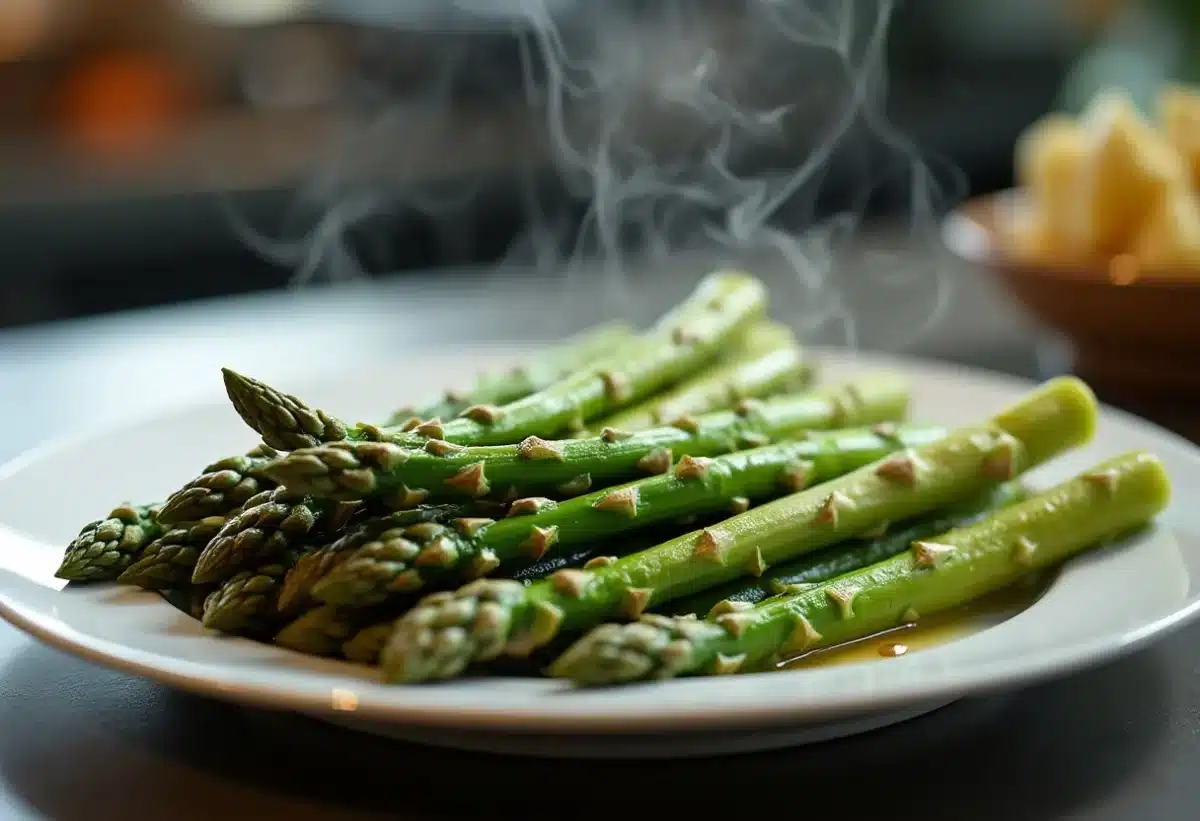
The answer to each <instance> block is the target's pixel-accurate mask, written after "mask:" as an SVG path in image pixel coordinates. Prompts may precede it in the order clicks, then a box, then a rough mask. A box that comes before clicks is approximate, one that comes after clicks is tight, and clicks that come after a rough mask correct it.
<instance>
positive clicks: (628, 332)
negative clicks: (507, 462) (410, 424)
mask: <svg viewBox="0 0 1200 821" xmlns="http://www.w3.org/2000/svg"><path fill="white" fill-rule="evenodd" d="M634 337H635V331H634V330H633V328H631V327H630V326H629V325H628V324H626V323H624V322H607V323H604V324H602V325H596V326H594V327H591V328H588V329H587V330H585V331H583V332H582V333H580V334H578V335H577V336H574V337H572V338H570V339H567V340H566V341H565V342H563V343H561V344H559V345H554V346H552V347H551V348H549V349H548V350H546V351H544V352H542V353H539V354H536V355H534V356H532V357H530V358H529V360H528V361H526V362H524V363H522V364H520V365H518V366H517V367H515V368H513V369H512V370H510V371H507V372H505V373H490V374H484V375H482V376H481V377H479V379H478V380H477V381H476V382H475V384H474V385H473V386H471V388H470V389H469V390H467V391H465V392H464V391H456V390H450V391H447V392H446V393H445V395H444V396H441V397H438V398H436V399H433V400H430V401H428V402H426V403H424V404H422V405H418V406H415V407H408V408H400V409H399V410H397V411H395V412H394V413H393V414H392V415H391V417H390V418H389V419H388V422H387V425H388V426H400V425H403V424H404V423H405V422H407V421H408V420H410V419H412V418H414V417H416V418H418V419H421V420H425V419H453V418H454V417H456V416H458V415H459V414H460V413H462V412H463V411H464V410H466V409H467V408H469V407H471V406H472V405H507V404H508V403H510V402H515V401H516V400H518V399H522V398H524V397H526V396H529V394H531V393H537V392H538V391H540V390H545V389H546V388H548V387H550V386H551V385H553V384H554V383H555V382H557V381H558V380H560V379H562V378H563V377H565V376H567V375H568V374H571V373H573V372H575V371H577V370H580V369H582V368H585V367H587V366H588V365H590V364H591V363H593V362H595V361H596V360H598V359H602V358H604V357H605V356H607V355H609V354H611V353H612V351H613V350H614V349H616V348H619V347H621V346H622V345H624V344H626V343H628V342H629V341H630V340H631V339H633V338H634Z"/></svg>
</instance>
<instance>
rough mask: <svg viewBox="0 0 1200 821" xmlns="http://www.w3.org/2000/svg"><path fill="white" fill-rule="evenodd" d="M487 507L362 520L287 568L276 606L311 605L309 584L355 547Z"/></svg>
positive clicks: (295, 609)
mask: <svg viewBox="0 0 1200 821" xmlns="http://www.w3.org/2000/svg"><path fill="white" fill-rule="evenodd" d="M489 512H491V510H490V509H489V508H488V507H479V506H478V505H475V504H470V505H462V504H458V505H425V506H422V507H418V508H413V509H412V510H403V511H399V512H396V513H389V514H386V515H383V516H376V517H373V518H369V519H365V520H363V521H362V522H359V523H358V524H357V525H355V526H354V527H352V528H351V529H350V530H348V531H347V532H344V533H340V534H339V535H338V536H337V537H336V538H334V539H333V540H332V541H330V542H329V543H328V544H326V545H322V546H320V547H318V548H316V549H314V550H311V551H308V552H306V553H305V554H304V555H303V556H301V557H300V559H299V561H297V562H296V566H295V567H293V568H292V569H291V570H289V571H288V574H287V578H286V579H285V580H284V583H283V589H282V590H281V591H280V594H279V609H280V611H281V612H283V613H289V614H293V615H295V614H297V613H299V612H300V611H301V610H302V609H304V608H306V607H308V606H309V605H310V604H313V599H312V597H311V593H312V588H313V585H314V584H316V583H317V581H318V580H320V579H321V578H323V577H324V576H325V575H327V574H328V573H329V572H330V570H331V569H332V568H333V567H335V566H336V565H337V564H338V563H339V562H341V561H342V560H343V559H345V558H346V557H347V556H349V555H351V554H352V553H353V552H354V551H355V550H357V549H359V548H362V547H365V546H367V545H370V544H372V543H375V542H377V541H379V540H381V539H390V538H393V537H394V536H395V535H396V534H398V533H402V532H403V530H404V528H406V527H410V526H412V525H416V524H420V523H422V522H428V523H436V522H449V521H452V520H453V519H458V518H466V517H470V516H472V515H483V514H485V513H489Z"/></svg>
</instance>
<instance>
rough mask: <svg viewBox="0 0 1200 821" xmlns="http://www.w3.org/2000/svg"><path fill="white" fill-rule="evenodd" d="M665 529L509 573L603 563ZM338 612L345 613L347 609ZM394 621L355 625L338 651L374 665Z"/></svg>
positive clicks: (545, 572) (526, 575)
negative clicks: (352, 631)
mask: <svg viewBox="0 0 1200 821" xmlns="http://www.w3.org/2000/svg"><path fill="white" fill-rule="evenodd" d="M668 531H669V528H665V527H657V528H650V529H649V530H647V531H646V532H644V533H643V532H639V533H637V534H635V535H634V536H633V537H632V538H626V539H623V540H621V541H619V542H598V543H591V544H589V545H587V546H586V547H579V548H576V549H574V550H564V551H560V552H558V553H555V554H553V555H550V556H547V557H545V558H543V559H540V560H538V561H536V562H533V563H531V564H528V565H526V566H525V567H521V568H518V569H516V570H513V571H512V572H511V573H510V576H511V578H513V579H514V580H516V581H520V582H533V581H536V580H538V579H544V578H546V577H547V576H549V575H550V574H551V573H554V572H555V571H558V570H562V569H563V568H564V567H587V566H588V563H589V562H591V563H592V564H593V566H594V565H598V564H607V563H608V562H610V561H615V560H616V558H617V556H619V555H624V554H625V553H632V552H634V551H637V550H642V549H645V548H647V547H651V546H652V545H655V544H658V542H660V541H662V539H663V538H664V536H663V533H664V532H668ZM676 532H678V531H676ZM669 535H675V533H670V534H669ZM342 612H344V613H347V611H342ZM360 612H367V611H348V615H352V614H353V613H360ZM395 623H396V617H395V616H392V617H391V618H385V619H382V620H380V621H377V622H375V623H373V624H368V625H367V626H366V627H363V628H361V629H359V630H358V631H357V632H356V633H355V634H354V635H353V636H352V637H351V638H350V639H349V640H347V641H346V642H345V643H344V644H343V645H342V654H343V655H344V656H345V657H346V658H347V659H349V660H350V661H354V662H357V663H359V664H368V665H371V666H375V665H377V664H378V663H379V654H380V653H381V652H382V651H383V645H384V644H386V643H387V640H388V637H389V636H390V635H391V634H392V629H393V627H394V625H395ZM551 658H553V656H551Z"/></svg>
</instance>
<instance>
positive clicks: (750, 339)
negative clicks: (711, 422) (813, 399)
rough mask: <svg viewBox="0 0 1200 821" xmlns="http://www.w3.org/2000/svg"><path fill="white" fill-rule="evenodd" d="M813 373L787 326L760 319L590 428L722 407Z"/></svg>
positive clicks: (655, 421) (632, 426)
mask: <svg viewBox="0 0 1200 821" xmlns="http://www.w3.org/2000/svg"><path fill="white" fill-rule="evenodd" d="M812 376H813V367H812V363H811V361H810V360H809V358H808V357H807V356H806V355H805V353H804V351H803V350H801V349H800V347H799V345H797V343H796V339H795V337H794V336H793V335H792V332H791V330H790V329H789V328H787V326H785V325H780V324H778V323H775V322H760V323H757V324H755V325H753V326H751V328H750V330H748V331H747V332H746V334H745V336H744V337H743V339H742V340H741V342H740V343H739V344H738V345H737V347H735V348H734V350H733V351H732V352H731V353H730V354H728V355H726V356H725V357H722V361H720V362H718V363H717V364H716V365H714V366H713V367H711V368H708V369H706V370H704V371H702V372H701V373H699V374H697V375H696V376H695V377H693V378H691V379H688V380H686V381H684V382H682V383H681V384H679V385H678V386H676V387H675V388H673V389H671V390H668V391H664V392H663V393H661V394H656V395H655V396H653V397H651V398H650V399H648V400H647V401H645V402H643V403H641V404H640V405H635V406H634V407H631V408H627V409H626V410H623V411H620V412H618V413H616V414H613V415H612V416H606V417H605V418H604V419H602V420H601V421H599V422H596V423H595V424H593V425H592V428H593V429H595V430H597V431H598V430H600V428H601V427H610V428H617V429H619V430H645V429H646V428H651V427H655V426H658V425H665V424H667V423H669V422H670V421H671V420H673V419H678V418H680V417H681V416H684V415H686V414H700V413H709V412H711V411H715V410H724V409H726V408H730V407H732V406H733V405H735V404H737V403H738V402H739V401H740V400H742V399H757V398H762V397H765V396H771V395H773V394H777V393H787V392H793V391H798V390H800V389H801V388H804V387H805V386H807V385H808V384H809V382H810V381H811V380H812Z"/></svg>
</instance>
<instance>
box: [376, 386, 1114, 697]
mask: <svg viewBox="0 0 1200 821" xmlns="http://www.w3.org/2000/svg"><path fill="white" fill-rule="evenodd" d="M1095 419H1096V400H1095V397H1094V396H1093V395H1092V393H1091V391H1090V390H1089V389H1088V388H1087V386H1086V385H1084V384H1083V383H1082V382H1081V381H1079V380H1078V379H1073V378H1062V379H1056V380H1052V381H1051V382H1049V383H1047V384H1044V385H1042V386H1040V387H1039V388H1038V389H1037V390H1035V391H1032V392H1031V393H1030V394H1029V395H1027V396H1025V397H1024V398H1023V399H1022V400H1021V401H1020V402H1017V403H1016V404H1014V405H1013V406H1012V407H1010V408H1007V409H1005V410H1003V411H1002V412H1001V413H999V414H997V415H996V416H995V417H994V418H993V419H992V420H990V421H989V422H987V423H985V424H981V425H979V426H976V427H968V428H963V429H961V430H959V431H956V432H954V433H952V434H950V435H949V436H947V437H945V438H944V439H941V440H939V441H937V442H934V443H932V444H928V445H924V446H922V447H918V448H912V449H909V450H906V451H903V452H899V453H895V454H892V455H891V456H888V457H886V458H885V459H882V460H880V461H879V462H877V463H874V464H871V465H867V466H865V467H862V468H859V469H858V470H855V471H852V472H850V473H848V474H846V475H844V476H842V477H840V478H838V479H834V480H832V481H830V482H826V483H824V484H822V485H817V486H816V487H813V488H810V489H808V490H804V491H801V492H799V493H794V494H792V495H790V496H785V497H784V498H782V499H778V500H776V501H773V502H768V503H766V504H764V505H762V506H761V507H758V508H755V509H754V510H751V511H748V512H746V513H743V514H740V515H738V516H734V517H733V518H731V519H728V520H726V521H724V522H722V523H721V524H719V525H717V526H714V527H710V528H704V529H702V530H699V531H695V532H693V533H689V534H687V535H684V536H681V537H679V538H677V539H672V540H671V541H668V542H665V543H664V544H661V545H658V546H657V547H653V548H651V549H649V550H644V551H641V552H639V553H635V554H632V555H629V556H625V557H624V558H621V559H618V560H617V561H616V562H614V563H612V564H610V565H608V566H606V567H599V568H596V569H594V570H588V571H577V570H572V571H560V572H558V573H556V574H554V576H552V577H551V578H550V579H547V580H546V581H543V582H538V583H535V584H532V585H529V586H528V587H526V586H523V585H521V584H519V583H516V582H511V581H507V580H499V579H480V580H477V581H474V582H471V583H470V584H468V585H467V586H466V587H463V588H460V589H459V590H458V591H456V592H447V593H433V594H430V595H428V596H426V597H425V599H423V600H422V601H421V602H420V603H418V605H417V606H416V607H415V608H414V609H412V610H411V611H409V612H408V613H407V614H406V615H405V616H404V617H402V618H401V619H400V620H399V621H398V622H397V624H396V630H395V632H394V633H393V634H392V636H391V638H390V639H389V641H388V644H387V646H386V648H385V650H384V653H383V655H382V657H381V664H382V667H383V669H384V673H385V675H386V676H387V677H388V678H389V679H390V680H393V681H422V680H426V679H435V678H448V677H453V676H456V675H458V674H459V673H461V672H462V671H463V670H464V669H465V668H466V667H467V665H468V664H470V663H471V662H472V661H487V660H489V659H494V658H497V657H499V656H501V655H504V654H506V655H510V656H523V655H528V654H529V653H531V652H532V651H534V650H536V649H537V648H538V647H541V646H544V645H545V644H547V643H549V642H550V641H551V640H553V639H554V638H555V637H556V636H558V635H559V634H560V633H563V632H568V631H569V632H575V631H579V630H583V629H587V628H589V627H592V626H595V625H597V624H600V623H602V622H604V621H606V620H608V619H611V618H614V617H617V616H620V615H622V614H624V615H626V616H637V615H639V613H641V612H645V611H646V610H648V609H651V608H653V607H655V606H658V605H661V604H663V603H664V602H667V601H671V600H672V599H676V598H681V597H683V596H686V595H689V594H693V593H696V592H699V591H701V590H704V589H706V588H709V587H714V586H716V585H719V584H722V583H726V582H729V581H731V580H733V579H736V578H739V577H743V576H748V575H749V576H756V575H759V574H761V573H763V572H764V571H765V570H766V569H767V568H768V567H770V566H772V565H776V564H779V563H781V562H784V561H787V560H789V559H792V558H795V557H797V556H801V555H804V554H806V553H810V552H812V551H814V550H818V549H820V548H822V547H826V546H828V545H831V544H835V543H837V542H839V541H842V540H844V539H847V538H852V537H855V536H861V535H862V534H863V533H865V532H869V531H870V530H871V529H872V528H875V527H878V526H879V525H880V524H882V523H884V522H889V521H901V520H905V519H908V518H912V517H915V516H920V515H922V514H925V513H928V512H929V511H932V510H936V509H938V508H941V507H944V506H946V505H948V504H952V503H955V502H960V501H962V500H965V499H968V498H971V497H972V496H974V495H976V494H980V493H983V492H984V491H986V490H987V489H988V488H990V487H995V486H996V485H999V484H1001V483H1003V482H1005V481H1009V480H1011V479H1013V478H1015V477H1016V476H1017V475H1018V474H1019V473H1021V472H1022V471H1024V470H1028V469H1030V468H1032V467H1034V466H1036V465H1039V464H1041V463H1042V462H1044V461H1046V460H1047V459H1050V458H1052V457H1053V456H1055V455H1057V454H1058V453H1061V452H1062V451H1064V450H1066V449H1068V448H1071V447H1075V446H1078V445H1080V444H1082V443H1084V442H1086V441H1087V440H1088V439H1090V438H1091V436H1092V435H1093V432H1094V429H1095Z"/></svg>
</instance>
